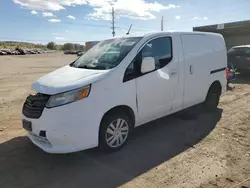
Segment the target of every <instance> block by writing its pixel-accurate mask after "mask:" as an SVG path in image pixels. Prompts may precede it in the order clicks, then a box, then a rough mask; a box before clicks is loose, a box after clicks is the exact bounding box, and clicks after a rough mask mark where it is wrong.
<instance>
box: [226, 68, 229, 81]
mask: <svg viewBox="0 0 250 188" xmlns="http://www.w3.org/2000/svg"><path fill="white" fill-rule="evenodd" d="M228 77H229V68H228V67H227V68H226V79H227V80H228Z"/></svg>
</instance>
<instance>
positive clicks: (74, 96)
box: [46, 86, 90, 108]
mask: <svg viewBox="0 0 250 188" xmlns="http://www.w3.org/2000/svg"><path fill="white" fill-rule="evenodd" d="M89 92H90V86H87V87H83V88H80V89H76V90H72V91H68V92H65V93H60V94H56V95H53V96H51V97H50V99H49V101H48V102H47V104H46V107H48V108H53V107H56V106H61V105H65V104H69V103H72V102H75V101H78V100H80V99H84V98H86V97H88V95H89Z"/></svg>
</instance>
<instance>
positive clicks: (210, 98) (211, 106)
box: [204, 86, 221, 112]
mask: <svg viewBox="0 0 250 188" xmlns="http://www.w3.org/2000/svg"><path fill="white" fill-rule="evenodd" d="M220 96H221V90H220V88H218V87H213V86H211V87H210V89H209V91H208V93H207V97H206V100H205V103H204V106H205V109H206V110H207V111H210V112H211V111H214V110H216V109H217V107H218V104H219V101H220Z"/></svg>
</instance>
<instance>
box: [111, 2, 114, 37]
mask: <svg viewBox="0 0 250 188" xmlns="http://www.w3.org/2000/svg"><path fill="white" fill-rule="evenodd" d="M111 16H112V22H111V23H112V28H111V29H112V35H113V37H114V36H115V9H114V7H113V6H112V12H111Z"/></svg>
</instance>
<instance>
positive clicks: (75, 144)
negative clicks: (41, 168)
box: [23, 32, 227, 153]
mask: <svg viewBox="0 0 250 188" xmlns="http://www.w3.org/2000/svg"><path fill="white" fill-rule="evenodd" d="M161 37H171V38H172V44H173V46H172V50H173V57H172V60H171V62H170V63H169V64H167V65H166V66H164V67H162V68H161V69H158V70H156V71H152V72H150V73H147V74H145V75H142V76H140V77H138V78H135V79H132V80H129V81H127V82H123V78H124V74H125V71H126V69H127V67H128V66H129V65H130V63H131V62H132V60H133V59H134V58H135V57H136V55H137V53H138V52H140V50H141V49H142V48H143V47H144V46H145V45H146V44H147V43H148V42H150V41H151V40H153V39H156V38H161ZM190 65H192V69H191V73H192V74H191V73H190V69H189V67H190ZM226 65H227V58H226V47H225V43H224V40H223V38H222V36H221V35H218V34H211V33H199V32H195V33H191V32H190V33H183V32H175V33H167V32H161V33H153V34H149V35H146V36H144V37H143V39H142V40H141V41H139V42H138V43H137V44H136V45H135V47H134V48H133V49H132V50H131V51H130V52H129V53H128V55H127V56H126V57H125V58H124V59H123V60H122V61H121V63H120V64H119V65H118V66H117V67H115V68H113V69H111V70H88V69H79V68H73V67H70V66H65V67H62V68H60V69H58V70H56V71H54V72H52V73H49V74H47V75H45V76H43V77H42V78H40V79H39V80H38V81H37V82H35V83H34V84H33V89H34V90H36V91H37V92H41V93H45V94H50V95H53V94H56V93H61V92H66V91H69V90H73V89H76V88H79V87H84V86H86V85H89V84H91V91H90V94H89V96H88V97H87V98H85V99H82V100H78V101H77V102H73V103H70V104H67V105H64V106H60V107H55V108H50V109H48V108H45V109H44V111H43V114H42V116H41V117H40V118H39V119H30V118H26V117H25V116H24V115H23V118H24V119H26V120H29V121H31V122H32V125H33V131H32V134H33V135H29V136H30V139H31V140H32V142H33V143H35V144H36V145H38V146H39V147H40V148H42V149H43V150H44V151H46V152H49V153H68V152H74V151H79V150H85V149H88V148H92V147H96V146H98V142H99V140H98V134H99V126H100V122H101V119H102V117H103V115H104V114H105V113H106V112H107V111H109V110H110V109H112V108H113V107H116V106H119V105H126V106H129V107H130V108H131V109H132V110H133V111H134V114H135V126H136V127H137V126H139V125H143V124H144V123H146V122H149V121H152V120H154V119H157V118H160V117H163V116H166V115H168V114H171V113H174V112H177V111H179V110H181V109H184V108H186V107H189V106H192V105H195V104H197V103H200V102H203V101H204V99H205V97H206V94H207V91H208V89H209V87H210V85H211V84H212V83H213V82H214V81H216V80H218V81H220V83H221V85H222V90H223V92H225V90H226V76H225V72H224V71H222V72H218V73H216V74H210V71H211V70H215V69H220V68H223V67H226ZM40 130H46V131H47V139H48V141H49V144H48V142H46V141H43V140H39V139H37V138H36V137H35V136H34V135H39V132H40Z"/></svg>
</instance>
